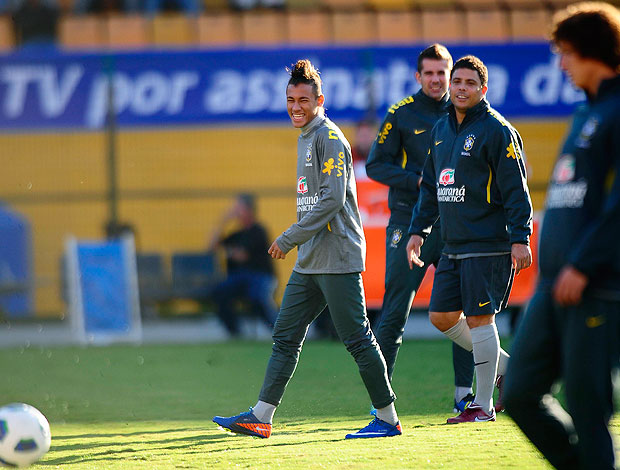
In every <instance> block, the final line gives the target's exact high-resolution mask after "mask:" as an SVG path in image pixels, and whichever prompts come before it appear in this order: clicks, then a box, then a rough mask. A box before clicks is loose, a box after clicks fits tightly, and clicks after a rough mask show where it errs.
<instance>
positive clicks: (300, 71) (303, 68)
mask: <svg viewBox="0 0 620 470" xmlns="http://www.w3.org/2000/svg"><path fill="white" fill-rule="evenodd" d="M286 71H287V72H288V73H289V74H290V75H291V78H290V79H289V81H288V85H298V84H300V83H305V84H306V85H312V89H313V91H314V94H315V96H317V97H318V96H320V95H322V94H323V91H322V90H321V84H322V82H321V76H320V72H319V70H318V69H317V68H316V67H315V66H314V65H312V62H310V61H309V60H308V59H300V60H298V61H297V62H296V63H295V64H293V65H291V68H290V69H289V68H288V67H287V68H286Z"/></svg>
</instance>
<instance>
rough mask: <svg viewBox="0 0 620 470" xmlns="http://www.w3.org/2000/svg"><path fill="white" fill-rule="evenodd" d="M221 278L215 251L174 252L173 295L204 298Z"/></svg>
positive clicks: (176, 296)
mask: <svg viewBox="0 0 620 470" xmlns="http://www.w3.org/2000/svg"><path fill="white" fill-rule="evenodd" d="M219 279H220V272H219V269H218V265H217V261H216V259H215V255H214V254H213V253H173V254H172V296H173V297H174V298H189V299H197V300H199V299H204V298H207V297H208V296H209V294H210V290H211V289H212V288H213V287H214V286H215V284H216V283H217V282H218V280H219Z"/></svg>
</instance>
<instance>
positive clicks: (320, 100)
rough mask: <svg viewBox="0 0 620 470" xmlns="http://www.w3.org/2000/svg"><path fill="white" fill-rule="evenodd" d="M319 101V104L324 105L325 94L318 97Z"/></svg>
mask: <svg viewBox="0 0 620 470" xmlns="http://www.w3.org/2000/svg"><path fill="white" fill-rule="evenodd" d="M317 103H318V105H319V106H323V104H324V103H325V96H324V95H319V97H318V98H317Z"/></svg>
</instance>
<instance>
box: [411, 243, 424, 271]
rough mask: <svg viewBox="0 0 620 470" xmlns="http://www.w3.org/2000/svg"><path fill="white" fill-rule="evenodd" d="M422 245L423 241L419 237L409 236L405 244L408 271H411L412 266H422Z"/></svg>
mask: <svg viewBox="0 0 620 470" xmlns="http://www.w3.org/2000/svg"><path fill="white" fill-rule="evenodd" d="M423 244H424V239H423V238H422V237H421V236H420V235H411V237H410V238H409V242H407V261H408V262H409V269H413V265H414V264H415V265H416V266H420V267H422V266H424V261H422V260H421V259H420V249H421V248H422V245H423Z"/></svg>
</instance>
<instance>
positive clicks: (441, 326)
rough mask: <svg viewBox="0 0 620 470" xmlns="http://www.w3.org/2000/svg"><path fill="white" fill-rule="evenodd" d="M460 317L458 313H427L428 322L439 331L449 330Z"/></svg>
mask: <svg viewBox="0 0 620 470" xmlns="http://www.w3.org/2000/svg"><path fill="white" fill-rule="evenodd" d="M460 315H461V313H460V312H458V313H456V312H428V318H429V320H430V322H431V323H432V325H433V326H434V327H435V328H437V329H438V330H439V331H446V330H449V329H450V328H452V327H453V326H454V325H456V323H457V322H458V321H459V318H460Z"/></svg>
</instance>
